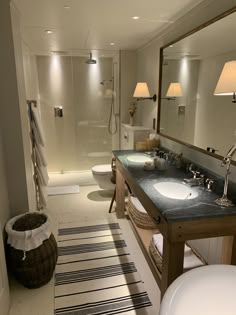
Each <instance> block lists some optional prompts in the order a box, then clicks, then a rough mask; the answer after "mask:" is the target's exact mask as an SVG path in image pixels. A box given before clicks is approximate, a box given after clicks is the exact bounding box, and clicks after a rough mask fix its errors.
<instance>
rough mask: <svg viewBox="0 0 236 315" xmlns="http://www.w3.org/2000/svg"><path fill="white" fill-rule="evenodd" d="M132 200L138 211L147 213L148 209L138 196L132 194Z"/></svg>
mask: <svg viewBox="0 0 236 315" xmlns="http://www.w3.org/2000/svg"><path fill="white" fill-rule="evenodd" d="M130 201H131V203H132V204H133V205H134V206H135V208H136V209H137V210H138V211H140V212H142V213H147V211H146V210H145V209H144V207H143V206H142V204H141V202H140V201H139V200H138V198H137V197H134V196H130Z"/></svg>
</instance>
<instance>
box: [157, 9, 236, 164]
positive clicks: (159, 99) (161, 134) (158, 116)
mask: <svg viewBox="0 0 236 315" xmlns="http://www.w3.org/2000/svg"><path fill="white" fill-rule="evenodd" d="M234 12H236V7H233V8H231V9H229V10H227V11H225V12H224V13H222V14H220V15H217V16H216V17H214V18H212V19H210V20H209V21H207V22H205V23H203V24H201V25H199V26H198V27H196V28H194V29H192V30H191V31H189V32H187V33H185V34H184V35H182V36H180V37H178V38H176V39H175V40H173V41H171V42H169V43H167V44H166V45H164V46H162V47H161V48H160V55H159V57H160V58H159V86H158V109H157V133H158V134H159V135H160V136H162V137H164V138H167V139H170V140H172V141H175V142H177V143H180V144H182V145H185V146H186V147H188V148H190V149H193V150H195V151H198V152H201V153H204V154H206V155H209V156H212V157H214V158H216V159H218V160H222V159H223V158H224V157H223V156H222V155H219V154H216V153H211V152H208V151H207V150H204V149H202V148H199V147H197V146H195V145H192V144H190V143H187V142H184V141H182V140H179V139H176V138H174V137H171V136H168V135H165V134H163V133H161V132H160V126H161V125H160V121H161V89H162V64H163V50H164V49H165V48H167V47H169V46H170V45H172V44H175V43H176V42H178V41H180V40H182V39H184V38H186V37H188V36H190V35H192V34H194V33H196V32H198V31H200V30H202V29H204V28H205V27H207V26H209V25H211V24H213V23H215V22H217V21H219V20H221V19H223V18H224V17H226V16H228V15H230V14H232V13H234ZM226 153H227V152H226ZM231 164H233V165H235V166H236V161H234V160H232V161H231Z"/></svg>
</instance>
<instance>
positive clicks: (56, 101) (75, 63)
mask: <svg viewBox="0 0 236 315" xmlns="http://www.w3.org/2000/svg"><path fill="white" fill-rule="evenodd" d="M85 60H86V58H85V57H69V56H38V57H37V68H38V77H39V94H40V104H41V115H42V123H43V127H44V131H45V137H46V150H47V156H48V163H49V165H48V169H49V171H51V172H60V171H81V170H87V169H91V167H92V166H93V165H96V164H104V163H110V159H111V150H112V135H110V134H109V132H108V121H109V114H110V108H111V97H109V96H108V97H106V96H105V91H106V90H107V89H111V88H112V83H111V82H106V83H105V85H101V84H100V82H101V81H102V80H104V79H105V80H110V79H111V78H112V62H113V60H112V58H99V59H97V64H96V65H88V64H86V63H85ZM54 106H62V107H63V117H62V118H60V117H54Z"/></svg>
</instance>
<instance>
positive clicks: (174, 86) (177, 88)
mask: <svg viewBox="0 0 236 315" xmlns="http://www.w3.org/2000/svg"><path fill="white" fill-rule="evenodd" d="M181 96H183V92H182V88H181V84H180V83H179V82H172V83H170V85H169V87H168V90H167V92H166V97H162V99H165V100H169V101H174V100H175V99H176V97H181Z"/></svg>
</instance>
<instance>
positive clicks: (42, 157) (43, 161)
mask: <svg viewBox="0 0 236 315" xmlns="http://www.w3.org/2000/svg"><path fill="white" fill-rule="evenodd" d="M35 154H36V159H37V165H39V166H47V158H46V154H45V149H44V147H43V146H42V145H40V144H39V143H35Z"/></svg>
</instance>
